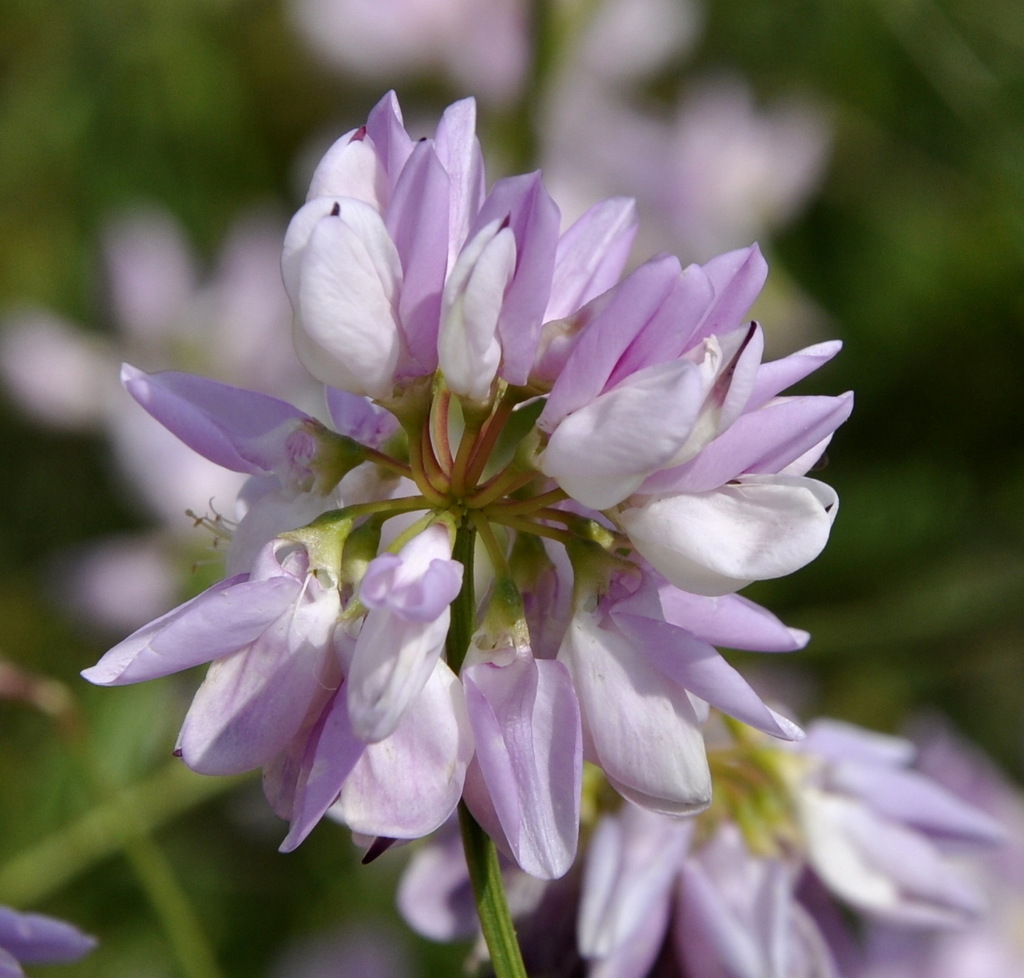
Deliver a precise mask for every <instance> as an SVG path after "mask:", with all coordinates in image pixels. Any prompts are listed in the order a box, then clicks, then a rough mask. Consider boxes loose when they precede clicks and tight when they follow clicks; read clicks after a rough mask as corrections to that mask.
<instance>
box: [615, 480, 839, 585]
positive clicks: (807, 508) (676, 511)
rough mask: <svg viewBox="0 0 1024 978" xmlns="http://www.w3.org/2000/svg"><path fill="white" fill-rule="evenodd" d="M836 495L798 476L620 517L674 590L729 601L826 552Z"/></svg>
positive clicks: (651, 503) (647, 506) (630, 510)
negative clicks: (731, 594) (753, 583)
mask: <svg viewBox="0 0 1024 978" xmlns="http://www.w3.org/2000/svg"><path fill="white" fill-rule="evenodd" d="M837 502H838V500H837V497H836V494H835V492H833V490H832V489H830V488H829V487H828V486H826V485H824V484H823V483H820V482H817V481H815V480H813V479H806V478H802V477H799V476H748V477H744V478H743V479H742V480H740V481H738V482H736V483H732V484H729V485H726V486H723V487H722V488H721V489H717V490H715V491H713V492H705V493H694V494H687V493H683V494H679V495H674V496H665V497H663V498H648V499H646V500H644V501H642V502H641V503H640V504H639V505H636V506H628V507H625V508H623V510H622V511H621V512H620V513H619V514H618V520H619V522H620V524H621V526H622V528H623V529H624V530H625V531H626V533H628V534H629V537H630V540H631V541H632V543H633V545H634V546H635V547H636V549H637V550H638V551H639V552H640V554H641V555H642V556H643V557H645V558H646V559H647V560H649V561H650V562H651V564H652V565H653V566H654V568H655V569H656V570H657V571H659V572H660V573H661V574H663V575H664V576H665V577H666V578H667V579H668V580H669V581H670V582H671V583H672V584H675V585H676V587H679V588H682V589H683V590H684V591H692V592H694V593H695V594H706V595H715V594H726V593H728V592H730V591H737V590H739V589H740V588H741V587H745V586H746V585H747V584H750V583H751V581H758V580H769V579H771V578H774V577H782V576H784V575H786V574H791V573H792V572H793V571H795V570H798V569H799V568H801V567H803V566H804V565H805V564H807V563H809V562H810V561H812V560H813V559H814V558H815V557H817V556H818V554H819V553H821V551H822V549H823V548H824V546H825V543H826V542H827V540H828V535H829V531H830V529H831V527H832V521H833V519H834V516H835V511H836V508H837Z"/></svg>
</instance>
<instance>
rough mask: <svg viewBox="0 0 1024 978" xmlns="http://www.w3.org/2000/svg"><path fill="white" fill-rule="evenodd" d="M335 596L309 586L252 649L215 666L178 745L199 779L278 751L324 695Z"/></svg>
mask: <svg viewBox="0 0 1024 978" xmlns="http://www.w3.org/2000/svg"><path fill="white" fill-rule="evenodd" d="M340 610H341V608H340V601H339V599H338V592H337V590H336V589H334V588H330V589H327V590H321V588H320V586H319V585H318V584H317V583H316V580H315V579H313V580H310V582H309V583H308V585H307V587H306V591H305V594H304V595H303V596H302V597H300V599H299V602H298V604H297V605H295V606H294V607H292V608H289V609H288V610H287V611H286V612H285V614H283V615H282V616H281V617H280V618H279V619H278V620H277V621H275V622H274V623H273V624H272V625H271V626H270V627H269V628H268V629H267V630H266V631H264V632H263V633H262V634H261V635H260V636H259V638H257V639H256V641H254V642H253V643H252V644H251V645H249V646H248V647H247V648H245V649H243V650H242V651H240V652H236V653H235V654H234V655H232V656H228V657H227V658H225V659H221V660H219V661H217V662H214V663H213V665H211V666H210V670H209V672H208V673H207V675H206V679H205V680H204V681H203V684H202V685H201V686H200V687H199V689H198V691H197V692H196V695H195V698H194V699H193V700H192V705H191V707H190V708H189V711H188V713H187V714H186V716H185V722H184V724H183V725H182V728H181V733H180V735H179V737H178V747H179V749H180V750H181V756H182V759H183V760H184V761H185V763H186V764H187V765H188V766H189V767H190V768H192V770H193V771H198V772H199V773H200V774H239V773H241V772H243V771H251V770H253V769H254V768H257V767H260V766H261V765H263V764H265V763H267V762H268V761H270V760H271V759H272V758H273V757H274V756H275V755H276V754H278V753H279V752H280V751H282V750H284V749H285V747H286V746H287V744H288V742H289V741H290V740H291V738H292V737H294V736H295V734H296V733H297V732H298V731H299V729H300V728H301V727H302V725H303V724H304V723H305V722H306V718H307V716H308V715H309V714H310V713H311V712H314V711H315V712H319V709H320V707H322V706H323V701H324V700H325V699H326V698H327V697H328V696H329V695H330V692H331V684H332V683H335V684H336V683H337V681H338V680H337V676H332V675H331V674H330V673H331V668H330V667H331V665H332V663H333V660H334V650H333V647H332V645H331V635H332V632H333V630H334V625H335V621H336V620H337V617H338V614H339V612H340Z"/></svg>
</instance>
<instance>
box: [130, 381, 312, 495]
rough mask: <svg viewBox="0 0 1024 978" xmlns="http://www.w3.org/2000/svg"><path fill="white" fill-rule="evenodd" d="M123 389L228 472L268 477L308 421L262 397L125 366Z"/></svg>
mask: <svg viewBox="0 0 1024 978" xmlns="http://www.w3.org/2000/svg"><path fill="white" fill-rule="evenodd" d="M121 382H122V383H123V384H124V386H125V389H126V390H127V391H128V393H129V394H131V395H132V397H134V398H135V400H136V401H138V402H139V404H141V405H142V407H144V408H145V409H146V410H147V411H148V412H149V413H150V414H151V415H152V416H153V417H154V418H156V420H157V421H159V422H160V423H161V424H162V425H163V426H164V427H165V428H166V429H167V430H168V431H170V432H171V433H172V434H174V435H176V436H177V437H178V438H180V439H181V440H182V441H183V442H184V443H185V444H186V445H188V447H189V448H191V449H192V450H193V451H196V452H198V453H199V454H200V455H202V456H204V457H205V458H208V459H209V460H210V461H211V462H216V463H217V464H218V465H222V466H223V467H224V468H226V469H231V470H232V471H233V472H246V473H249V474H250V475H257V474H264V475H265V474H267V473H270V472H273V471H274V470H275V468H276V467H278V466H280V465H282V464H284V462H285V454H286V451H285V442H286V439H287V435H288V433H289V432H291V431H292V430H293V429H294V428H295V426H296V425H297V424H298V423H300V422H303V421H307V420H310V419H309V416H308V415H307V414H305V413H304V412H302V411H300V410H299V409H298V408H295V407H292V405H290V404H288V403H287V402H285V401H280V400H278V399H277V398H276V397H268V396H267V395H266V394H257V393H256V392H254V391H247V390H243V389H242V388H240V387H231V386H230V385H228V384H220V383H217V381H214V380H207V379H206V378H205V377H197V376H195V375H193V374H185V373H178V372H176V371H170V370H168V371H164V372H161V373H155V374H147V373H145V372H143V371H142V370H139V369H138V368H137V367H133V366H131V365H130V364H127V363H126V364H124V365H123V366H122V368H121Z"/></svg>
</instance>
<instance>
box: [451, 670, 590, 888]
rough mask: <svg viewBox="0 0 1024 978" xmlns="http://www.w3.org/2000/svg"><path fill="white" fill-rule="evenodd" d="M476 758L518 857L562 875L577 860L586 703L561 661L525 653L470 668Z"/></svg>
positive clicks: (547, 873) (535, 868) (466, 679)
mask: <svg viewBox="0 0 1024 978" xmlns="http://www.w3.org/2000/svg"><path fill="white" fill-rule="evenodd" d="M463 684H464V686H465V691H466V709H467V712H468V714H469V720H470V724H471V726H472V728H473V736H474V739H475V741H476V760H477V762H478V763H479V765H480V771H481V774H482V775H483V779H484V782H485V783H486V785H487V789H488V792H489V794H490V797H491V800H492V802H493V805H494V809H495V812H496V814H497V817H498V820H499V821H500V823H501V826H502V828H503V830H504V833H505V837H506V838H507V839H508V842H509V846H510V848H511V851H512V854H513V856H514V857H515V859H516V862H518V863H519V865H520V866H521V867H522V868H523V869H524V870H525V871H526V872H527V873H529V874H530V875H531V876H537V877H540V878H542V879H556V878H558V877H559V876H562V875H563V874H564V873H565V872H566V871H567V870H568V869H569V867H570V866H571V865H572V862H573V859H574V858H575V855H576V839H577V833H578V828H579V805H580V787H581V779H582V771H583V746H582V739H581V737H582V734H581V729H580V713H579V704H578V703H577V701H576V696H575V693H574V692H573V687H572V679H571V678H570V676H569V673H568V671H567V670H566V668H565V666H563V665H562V664H561V663H560V662H551V661H537V660H535V659H534V658H533V657H532V656H531V655H529V654H527V655H524V656H519V657H517V658H516V659H515V660H514V661H513V662H512V663H510V664H509V665H506V666H498V665H494V664H491V663H481V664H479V665H475V666H470V667H468V668H466V669H464V670H463Z"/></svg>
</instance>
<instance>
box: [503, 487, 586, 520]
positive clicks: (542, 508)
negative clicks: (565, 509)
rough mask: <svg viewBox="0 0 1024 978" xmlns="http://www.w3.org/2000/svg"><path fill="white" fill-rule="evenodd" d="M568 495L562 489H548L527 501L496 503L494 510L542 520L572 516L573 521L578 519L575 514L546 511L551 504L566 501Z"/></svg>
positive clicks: (515, 500) (517, 500) (516, 500)
mask: <svg viewBox="0 0 1024 978" xmlns="http://www.w3.org/2000/svg"><path fill="white" fill-rule="evenodd" d="M568 498H569V495H568V493H567V492H566V491H565V490H564V489H549V490H548V491H547V492H542V493H539V494H538V495H536V496H530V497H529V498H528V499H512V500H509V502H507V503H498V504H497V506H496V507H495V508H500V509H501V512H503V513H507V514H508V515H509V516H516V515H519V514H521V513H529V514H530V515H531V516H541V515H543V518H544V519H558V520H561V519H562V518H564V517H565V516H572V518H573V519H579V517H578V516H577V515H576V514H575V513H562V512H560V511H559V510H557V509H548V507H549V506H550V505H551V504H553V503H560V502H561V501H562V500H563V499H568ZM549 513H553V514H554V515H553V516H549V515H548V514H549Z"/></svg>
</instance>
